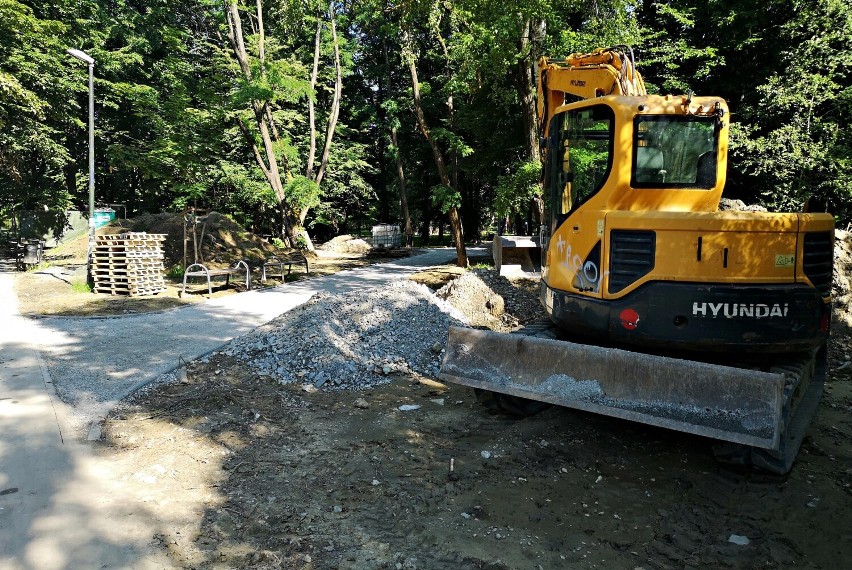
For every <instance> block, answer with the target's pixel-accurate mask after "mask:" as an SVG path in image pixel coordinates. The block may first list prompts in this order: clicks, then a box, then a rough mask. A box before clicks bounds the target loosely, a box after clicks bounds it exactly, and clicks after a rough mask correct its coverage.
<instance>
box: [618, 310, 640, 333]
mask: <svg viewBox="0 0 852 570" xmlns="http://www.w3.org/2000/svg"><path fill="white" fill-rule="evenodd" d="M618 318H619V319H621V326H623V327H624V328H626V329H627V330H629V331H635V330H636V329H637V328H638V327H639V313H637V312H636V311H634V310H633V309H624V310H623V311H621V314H620V315H618Z"/></svg>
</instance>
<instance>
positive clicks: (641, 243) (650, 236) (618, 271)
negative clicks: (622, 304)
mask: <svg viewBox="0 0 852 570" xmlns="http://www.w3.org/2000/svg"><path fill="white" fill-rule="evenodd" d="M609 244H610V256H609V292H610V293H618V292H619V291H621V290H622V289H624V288H625V287H627V286H629V285H630V284H631V283H635V282H636V281H637V280H638V279H641V278H642V277H644V276H645V275H647V274H648V273H650V272H651V270H653V269H654V256H655V253H656V247H657V234H656V233H654V232H652V231H646V230H613V231H612V232H610V237H609Z"/></svg>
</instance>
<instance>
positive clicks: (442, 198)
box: [431, 184, 462, 214]
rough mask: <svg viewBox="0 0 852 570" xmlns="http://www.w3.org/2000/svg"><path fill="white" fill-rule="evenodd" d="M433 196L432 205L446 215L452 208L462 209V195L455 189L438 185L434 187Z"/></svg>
mask: <svg viewBox="0 0 852 570" xmlns="http://www.w3.org/2000/svg"><path fill="white" fill-rule="evenodd" d="M431 194H432V203H433V204H435V205H436V206H438V208H440V209H441V212H443V213H444V214H446V213H447V212H449V211H450V210H451V209H452V208H460V207H461V200H462V197H461V193H460V192H459V191H458V190H457V189H455V188H451V187H449V186H444V185H443V184H438V185H437V186H433V187H432V191H431Z"/></svg>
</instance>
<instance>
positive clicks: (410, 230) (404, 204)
mask: <svg viewBox="0 0 852 570" xmlns="http://www.w3.org/2000/svg"><path fill="white" fill-rule="evenodd" d="M391 142H392V143H393V147H394V149H396V173H397V176H398V177H399V204H400V206H401V208H402V218H403V219H404V220H405V245H406V246H408V247H411V246H412V245H414V226H413V225H411V215H410V214H409V212H408V194H407V193H406V192H405V171H404V170H403V169H402V156H400V152H399V142H398V140H397V136H396V125H394V126H393V127H391Z"/></svg>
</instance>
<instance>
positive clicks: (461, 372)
mask: <svg viewBox="0 0 852 570" xmlns="http://www.w3.org/2000/svg"><path fill="white" fill-rule="evenodd" d="M440 378H441V379H442V380H445V381H447V382H453V383H457V384H463V385H465V386H471V387H473V388H481V389H484V390H490V391H492V392H500V393H504V394H510V395H513V396H519V397H521V398H528V399H531V400H539V401H543V402H549V403H551V404H557V405H560V406H566V407H568V408H576V409H579V410H585V411H588V412H594V413H598V414H604V415H608V416H614V417H617V418H622V419H626V420H632V421H636V422H641V423H645V424H650V425H654V426H659V427H664V428H669V429H674V430H678V431H683V432H687V433H692V434H697V435H702V436H707V437H711V438H715V439H719V440H724V441H730V442H734V443H740V444H744V445H748V446H753V447H758V448H763V449H778V447H779V439H780V432H781V429H782V423H783V421H782V404H783V389H784V376H783V375H781V374H773V373H768V372H761V371H755V370H746V369H741V368H732V367H727V366H719V365H715V364H707V363H703V362H696V361H692V360H679V359H676V358H667V357H663V356H653V355H648V354H642V353H637V352H629V351H626V350H619V349H614V348H602V347H598V346H591V345H583V344H576V343H572V342H567V341H563V340H552V339H547V338H540V337H533V336H525V335H521V334H502V333H495V332H492V331H484V330H477V329H467V328H459V327H450V334H449V342H448V344H447V350H446V353H445V355H444V360H443V362H442V364H441V372H440Z"/></svg>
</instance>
